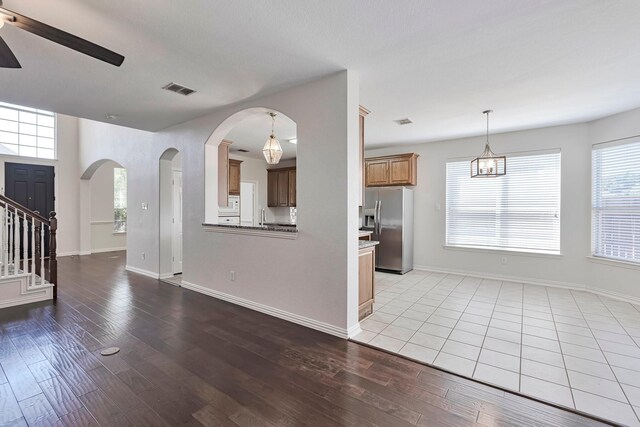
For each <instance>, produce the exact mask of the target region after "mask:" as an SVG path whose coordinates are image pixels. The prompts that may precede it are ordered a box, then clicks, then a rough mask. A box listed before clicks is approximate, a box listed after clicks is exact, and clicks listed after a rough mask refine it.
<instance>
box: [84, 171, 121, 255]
mask: <svg viewBox="0 0 640 427" xmlns="http://www.w3.org/2000/svg"><path fill="white" fill-rule="evenodd" d="M117 167H120V165H118V164H117V163H115V162H112V161H108V162H106V163H104V164H103V165H102V166H100V167H99V168H98V170H96V172H95V173H94V174H93V177H92V178H91V180H90V186H91V252H93V253H96V252H107V251H117V250H124V249H126V246H127V235H126V233H114V232H113V170H114V168H117Z"/></svg>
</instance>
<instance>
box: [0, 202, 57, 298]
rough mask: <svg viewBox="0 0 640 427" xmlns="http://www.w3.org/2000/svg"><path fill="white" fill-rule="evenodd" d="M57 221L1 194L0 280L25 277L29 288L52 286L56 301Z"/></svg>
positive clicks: (53, 217)
mask: <svg viewBox="0 0 640 427" xmlns="http://www.w3.org/2000/svg"><path fill="white" fill-rule="evenodd" d="M57 230H58V219H57V218H56V213H55V212H51V213H50V214H49V218H45V217H44V216H42V215H41V214H40V213H39V212H38V211H32V210H30V209H28V208H26V207H25V206H23V205H21V204H19V203H16V202H15V201H13V200H11V199H9V198H8V197H6V196H4V195H2V194H0V278H2V279H6V278H13V277H15V278H19V277H25V278H26V280H27V285H28V287H29V288H37V287H40V286H48V285H49V284H50V285H52V286H53V299H54V300H55V299H56V298H57V294H58V292H57V289H58V286H57V285H58V260H57V256H56V250H57Z"/></svg>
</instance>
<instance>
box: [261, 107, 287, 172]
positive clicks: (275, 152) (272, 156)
mask: <svg viewBox="0 0 640 427" xmlns="http://www.w3.org/2000/svg"><path fill="white" fill-rule="evenodd" d="M269 115H270V116H271V135H269V139H267V142H266V143H265V144H264V148H263V149H262V154H264V158H265V159H266V161H267V163H268V164H270V165H277V164H278V162H280V158H281V157H282V147H281V146H280V142H279V141H278V139H277V138H276V134H275V133H274V131H273V126H274V125H275V122H276V113H269Z"/></svg>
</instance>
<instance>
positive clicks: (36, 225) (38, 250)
mask: <svg viewBox="0 0 640 427" xmlns="http://www.w3.org/2000/svg"><path fill="white" fill-rule="evenodd" d="M34 212H35V213H36V214H38V215H40V212H38V211H34ZM41 228H42V222H40V221H39V220H38V219H37V218H33V229H34V233H33V247H34V249H35V254H34V257H33V261H32V265H33V268H34V270H35V273H36V276H40V277H41V278H42V271H41V270H40V257H41V256H42V240H41V236H40V229H41ZM33 284H34V285H35V281H34V283H33Z"/></svg>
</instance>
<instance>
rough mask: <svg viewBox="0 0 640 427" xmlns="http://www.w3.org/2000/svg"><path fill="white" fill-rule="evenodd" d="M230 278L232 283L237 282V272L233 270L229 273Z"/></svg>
mask: <svg viewBox="0 0 640 427" xmlns="http://www.w3.org/2000/svg"><path fill="white" fill-rule="evenodd" d="M229 276H230V278H231V281H232V282H235V281H236V272H235V271H233V270H231V271H230V272H229Z"/></svg>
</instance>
